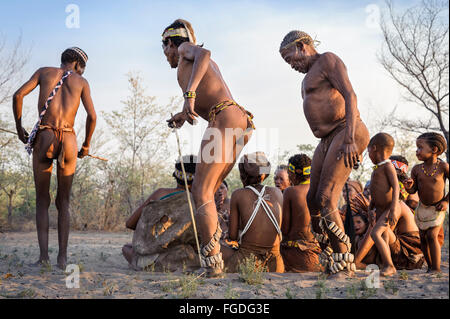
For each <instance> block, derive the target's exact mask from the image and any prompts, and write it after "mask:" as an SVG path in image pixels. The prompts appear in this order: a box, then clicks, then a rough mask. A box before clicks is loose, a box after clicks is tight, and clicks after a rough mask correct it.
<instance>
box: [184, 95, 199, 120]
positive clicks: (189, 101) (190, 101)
mask: <svg viewBox="0 0 450 319" xmlns="http://www.w3.org/2000/svg"><path fill="white" fill-rule="evenodd" d="M194 106H195V99H194V98H186V99H184V105H183V112H184V113H185V114H186V121H188V123H189V124H191V125H193V124H194V121H196V119H195V118H196V117H198V114H197V113H196V112H195V110H194Z"/></svg>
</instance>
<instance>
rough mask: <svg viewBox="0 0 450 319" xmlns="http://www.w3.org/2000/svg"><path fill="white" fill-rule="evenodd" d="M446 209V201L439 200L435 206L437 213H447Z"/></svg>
mask: <svg viewBox="0 0 450 319" xmlns="http://www.w3.org/2000/svg"><path fill="white" fill-rule="evenodd" d="M447 208H448V201H446V200H441V201H440V202H439V203H437V205H436V210H437V211H439V212H442V211H447Z"/></svg>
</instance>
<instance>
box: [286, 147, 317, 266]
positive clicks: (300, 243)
mask: <svg viewBox="0 0 450 319" xmlns="http://www.w3.org/2000/svg"><path fill="white" fill-rule="evenodd" d="M288 169H289V173H288V174H289V180H290V181H291V184H292V185H294V186H291V187H288V188H286V189H285V191H284V193H283V224H282V227H281V231H282V233H283V242H282V243H281V255H282V257H283V261H284V266H285V268H286V271H290V272H304V271H320V270H321V269H320V264H319V254H320V252H321V249H320V246H319V243H318V242H317V241H316V240H315V238H314V236H313V234H312V233H311V229H310V222H311V216H310V214H309V210H308V204H307V202H306V195H307V194H308V191H309V182H310V181H309V178H310V171H311V159H310V158H309V157H308V156H306V155H305V154H297V155H294V156H292V157H291V158H290V159H289V168H288Z"/></svg>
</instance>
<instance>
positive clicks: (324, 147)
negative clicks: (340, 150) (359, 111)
mask: <svg viewBox="0 0 450 319" xmlns="http://www.w3.org/2000/svg"><path fill="white" fill-rule="evenodd" d="M345 125H346V124H345V121H342V122H341V123H339V125H338V126H336V128H335V129H334V130H332V131H331V132H330V133H329V134H328V135H327V136H325V137H322V139H321V140H320V143H319V145H318V147H319V149H320V151H321V152H322V154H323V155H324V156H325V155H327V153H328V149H329V148H330V146H331V143H333V140H334V138H335V137H336V135H338V134H339V133H340V132H341V131H342V130H344V129H345Z"/></svg>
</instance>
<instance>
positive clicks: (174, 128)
mask: <svg viewBox="0 0 450 319" xmlns="http://www.w3.org/2000/svg"><path fill="white" fill-rule="evenodd" d="M170 115H171V116H172V117H173V114H172V113H170ZM172 123H173V131H174V132H175V136H176V137H177V144H178V155H179V156H180V164H181V169H182V170H183V179H184V185H185V187H186V195H187V200H188V204H189V211H190V212H191V219H192V227H193V228H194V234H195V242H196V243H197V251H198V259H199V261H200V267H202V257H201V252H200V244H199V242H198V235H197V226H196V224H195V219H194V210H193V208H192V203H191V197H190V196H189V187H188V182H187V178H186V171H185V170H184V162H183V156H182V155H181V146H180V137H179V136H178V132H177V126H176V123H175V121H174V122H172Z"/></svg>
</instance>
